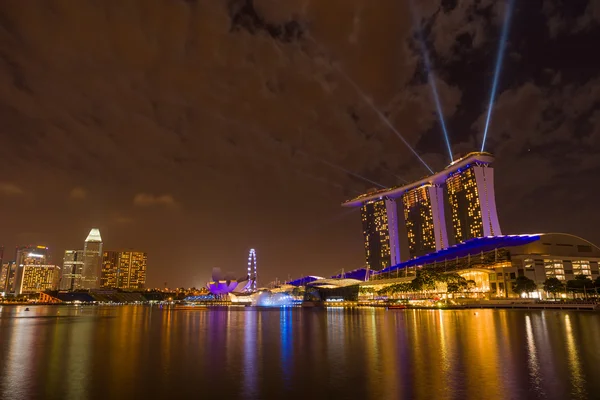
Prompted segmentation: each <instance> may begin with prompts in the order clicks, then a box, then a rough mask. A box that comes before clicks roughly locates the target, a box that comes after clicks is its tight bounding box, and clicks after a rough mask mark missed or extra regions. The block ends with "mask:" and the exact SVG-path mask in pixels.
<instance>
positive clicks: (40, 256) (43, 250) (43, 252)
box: [7, 245, 49, 295]
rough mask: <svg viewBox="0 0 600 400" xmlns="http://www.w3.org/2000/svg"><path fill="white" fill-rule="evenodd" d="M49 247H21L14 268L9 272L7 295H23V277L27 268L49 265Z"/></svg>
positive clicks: (16, 255)
mask: <svg viewBox="0 0 600 400" xmlns="http://www.w3.org/2000/svg"><path fill="white" fill-rule="evenodd" d="M48 264H49V263H48V247H46V246H42V245H39V246H32V245H28V246H19V247H17V249H16V252H15V264H14V268H12V269H11V270H10V271H9V277H8V280H9V283H10V285H9V288H8V290H7V293H14V294H16V295H19V294H21V290H22V286H23V276H24V272H25V270H26V268H27V267H34V266H39V265H48Z"/></svg>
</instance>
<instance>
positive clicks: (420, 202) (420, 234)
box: [342, 152, 501, 269]
mask: <svg viewBox="0 0 600 400" xmlns="http://www.w3.org/2000/svg"><path fill="white" fill-rule="evenodd" d="M493 161H494V157H493V156H492V155H491V154H489V153H484V152H478V153H470V154H467V155H466V156H465V157H462V158H459V159H457V160H456V161H454V162H452V164H450V165H449V166H448V167H446V168H445V169H444V170H442V171H440V172H438V173H435V174H433V175H431V176H428V177H426V178H423V179H421V180H419V181H417V182H413V183H410V184H408V185H404V186H398V187H393V188H390V189H381V190H374V191H370V192H369V193H366V194H362V195H360V196H358V197H356V198H354V199H352V200H348V201H346V202H345V203H343V204H342V205H343V206H345V207H361V213H362V225H363V234H364V236H365V251H366V253H367V264H368V265H369V266H370V267H371V268H373V269H381V268H382V266H383V267H385V266H387V265H390V264H391V265H395V264H397V263H398V262H399V261H400V250H399V247H398V246H397V244H398V243H399V242H402V244H403V245H404V244H405V243H406V242H408V249H409V251H408V255H409V256H410V257H406V252H405V253H403V254H402V256H403V257H404V260H407V259H408V258H414V257H418V256H421V255H424V254H427V253H431V252H433V251H438V250H442V249H445V248H448V247H449V246H450V245H451V244H454V243H455V242H456V243H460V242H464V241H465V240H468V239H471V238H476V237H482V236H498V235H501V232H500V224H499V222H498V216H497V213H496V201H495V197H494V170H493V169H492V167H491V164H492V162H493ZM398 198H401V199H402V206H403V211H404V212H403V213H402V214H403V216H404V221H402V223H403V224H404V225H402V226H398V219H397V210H396V206H395V202H394V201H395V199H398ZM446 209H448V210H450V215H449V217H451V218H449V219H448V221H447V220H446ZM449 222H450V223H451V225H452V229H450V228H449V227H447V224H448V223H449ZM404 228H406V236H407V237H404V235H403V237H402V238H401V240H399V238H398V232H399V231H400V232H404ZM405 239H406V240H405ZM451 242H452V243H451Z"/></svg>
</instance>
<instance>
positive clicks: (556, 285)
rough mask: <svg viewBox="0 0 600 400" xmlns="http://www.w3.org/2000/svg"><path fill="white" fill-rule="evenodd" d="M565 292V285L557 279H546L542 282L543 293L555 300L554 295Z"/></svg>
mask: <svg viewBox="0 0 600 400" xmlns="http://www.w3.org/2000/svg"><path fill="white" fill-rule="evenodd" d="M564 290H565V284H564V283H562V281H561V280H560V279H558V278H548V279H546V280H545V281H544V291H546V292H547V293H552V297H553V298H554V299H556V293H560V292H562V291H564Z"/></svg>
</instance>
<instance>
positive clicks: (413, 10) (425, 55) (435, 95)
mask: <svg viewBox="0 0 600 400" xmlns="http://www.w3.org/2000/svg"><path fill="white" fill-rule="evenodd" d="M410 9H411V13H412V17H413V21H414V23H415V24H417V36H418V41H419V44H420V46H421V53H422V54H423V61H424V63H425V69H426V71H427V80H428V81H429V87H430V88H431V93H432V94H433V100H434V102H435V108H436V110H437V115H438V119H439V120H440V126H441V127H442V132H443V134H444V140H445V142H446V147H447V148H448V155H449V156H450V162H454V156H453V155H452V146H450V137H449V135H448V129H447V128H446V120H445V119H444V113H443V112H442V104H441V102H440V96H439V94H438V90H437V85H436V83H435V76H434V74H433V68H432V67H431V59H430V58H429V53H428V52H427V46H426V45H425V38H424V37H423V31H422V29H421V22H420V18H419V14H418V12H417V8H416V6H415V4H414V0H411V1H410Z"/></svg>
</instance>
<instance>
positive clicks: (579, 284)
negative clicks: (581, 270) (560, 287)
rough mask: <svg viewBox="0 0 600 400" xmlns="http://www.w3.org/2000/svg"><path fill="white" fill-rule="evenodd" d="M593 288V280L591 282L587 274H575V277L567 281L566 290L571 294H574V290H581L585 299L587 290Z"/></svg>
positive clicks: (579, 291)
mask: <svg viewBox="0 0 600 400" xmlns="http://www.w3.org/2000/svg"><path fill="white" fill-rule="evenodd" d="M593 288H594V282H592V280H591V279H590V278H589V277H588V276H587V275H577V276H575V279H571V280H570V281H568V282H567V290H568V291H569V292H571V293H573V294H575V292H578V293H581V292H583V294H584V296H585V298H586V299H587V293H588V290H592V289H593Z"/></svg>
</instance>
